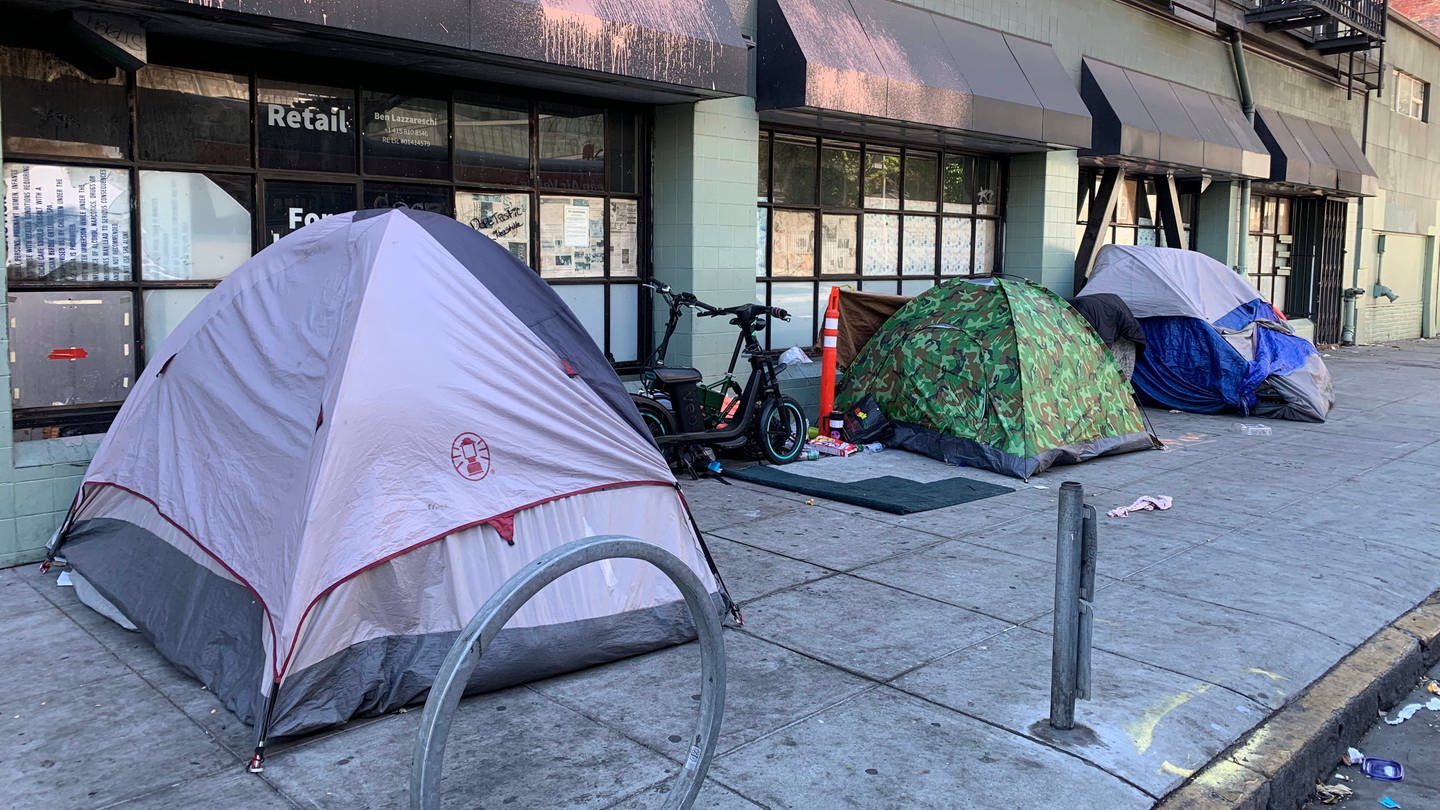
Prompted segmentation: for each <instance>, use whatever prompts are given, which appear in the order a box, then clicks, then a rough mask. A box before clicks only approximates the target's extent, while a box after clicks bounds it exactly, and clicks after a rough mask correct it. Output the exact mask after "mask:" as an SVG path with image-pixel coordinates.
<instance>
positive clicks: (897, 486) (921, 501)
mask: <svg viewBox="0 0 1440 810" xmlns="http://www.w3.org/2000/svg"><path fill="white" fill-rule="evenodd" d="M725 475H727V476H729V477H730V478H737V479H739V480H741V481H749V482H750V483H752V484H764V485H765V486H767V487H775V488H776V489H783V490H786V491H788V492H799V493H802V494H805V495H813V496H815V497H817V498H828V499H830V500H832V501H840V502H841V503H850V504H854V505H856V506H864V507H868V508H870V509H878V510H880V511H881V512H889V513H891V514H895V515H908V514H910V513H911V512H925V511H928V510H930V509H939V508H941V507H944V506H954V505H955V504H957V503H968V502H970V501H978V500H980V499H981V498H989V497H991V496H994V495H1003V494H1004V493H1006V492H1014V490H1013V489H1011V488H1009V487H1002V486H999V485H997V484H987V483H985V482H984V481H971V480H970V479H969V478H959V477H956V478H946V479H944V480H941V481H933V482H931V483H928V484H922V483H920V482H918V481H911V480H909V479H907V478H897V477H895V476H893V475H884V476H881V477H879V478H866V479H865V480H864V481H826V480H825V479H823V478H813V477H811V476H808V475H796V474H794V473H788V472H784V471H782V470H779V469H776V468H775V467H763V466H760V465H756V466H754V467H745V468H743V469H739V470H726V471H725Z"/></svg>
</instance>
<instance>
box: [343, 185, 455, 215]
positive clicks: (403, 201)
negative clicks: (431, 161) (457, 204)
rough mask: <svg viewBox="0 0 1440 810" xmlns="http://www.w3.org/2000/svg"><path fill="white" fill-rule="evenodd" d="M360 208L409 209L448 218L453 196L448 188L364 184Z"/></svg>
mask: <svg viewBox="0 0 1440 810" xmlns="http://www.w3.org/2000/svg"><path fill="white" fill-rule="evenodd" d="M361 198H362V199H361V206H360V207H361V208H409V209H413V210H415V211H429V212H431V213H433V214H444V215H445V216H447V217H448V216H450V212H451V209H452V206H453V204H454V195H453V194H451V193H450V187H449V186H419V185H408V184H402V183H366V184H365V190H364V193H363V194H362V195H361Z"/></svg>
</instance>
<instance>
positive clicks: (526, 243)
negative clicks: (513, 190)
mask: <svg viewBox="0 0 1440 810" xmlns="http://www.w3.org/2000/svg"><path fill="white" fill-rule="evenodd" d="M455 218H456V219H458V220H460V221H461V222H463V223H465V224H466V225H469V226H470V227H472V228H474V229H475V230H477V231H479V232H480V233H483V234H485V235H486V236H488V237H490V238H491V239H493V240H495V242H496V243H497V244H499V245H500V246H501V247H503V248H505V249H506V250H508V251H510V255H512V256H514V257H515V258H517V259H519V260H520V261H522V262H524V263H525V264H529V263H530V195H528V194H468V193H465V192H461V193H459V194H456V195H455Z"/></svg>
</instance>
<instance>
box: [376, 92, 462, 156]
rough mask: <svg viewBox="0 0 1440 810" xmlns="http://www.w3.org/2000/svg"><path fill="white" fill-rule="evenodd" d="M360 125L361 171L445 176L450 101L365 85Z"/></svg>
mask: <svg viewBox="0 0 1440 810" xmlns="http://www.w3.org/2000/svg"><path fill="white" fill-rule="evenodd" d="M361 101H362V102H363V105H364V106H363V109H362V113H363V114H364V116H365V126H364V127H363V128H362V130H361V133H362V135H361V139H360V141H361V144H362V152H363V153H364V156H365V173H366V174H384V175H392V176H395V177H431V178H446V177H449V176H450V112H449V103H448V102H447V101H445V100H444V99H439V98H422V97H417V96H408V95H403V94H398V93H386V92H382V91H376V90H367V91H365V92H364V93H363V94H362V97H361Z"/></svg>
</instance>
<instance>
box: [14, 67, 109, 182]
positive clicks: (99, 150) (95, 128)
mask: <svg viewBox="0 0 1440 810" xmlns="http://www.w3.org/2000/svg"><path fill="white" fill-rule="evenodd" d="M0 126H3V127H4V132H5V137H4V144H5V153H6V154H8V155H20V154H37V155H51V156H55V157H68V158H112V159H121V158H125V157H127V156H128V155H129V153H130V110H129V102H128V100H127V98H126V95H125V77H124V75H123V74H122V73H120V72H119V71H116V72H115V74H114V75H113V76H111V77H110V78H107V79H95V78H93V77H91V76H88V75H86V74H85V73H82V72H81V71H80V70H78V69H77V68H75V67H74V66H73V65H71V64H70V63H69V62H66V61H65V60H63V59H61V58H60V57H58V56H54V55H52V54H49V53H46V52H45V51H39V50H32V49H30V48H15V47H10V46H5V47H0Z"/></svg>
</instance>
